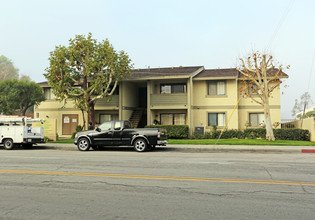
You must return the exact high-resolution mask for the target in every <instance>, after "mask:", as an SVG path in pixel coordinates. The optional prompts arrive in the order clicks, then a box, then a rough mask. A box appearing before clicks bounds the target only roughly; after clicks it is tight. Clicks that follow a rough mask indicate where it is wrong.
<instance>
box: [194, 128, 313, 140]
mask: <svg viewBox="0 0 315 220" xmlns="http://www.w3.org/2000/svg"><path fill="white" fill-rule="evenodd" d="M273 131H274V135H275V138H276V140H295V141H309V140H310V133H309V131H308V130H303V129H283V128H281V129H274V130H273ZM220 133H221V131H212V132H206V133H205V134H204V135H199V134H194V138H196V139H202V138H205V139H217V138H219V136H220ZM221 138H222V139H230V138H238V139H245V138H250V139H256V138H262V139H265V138H266V129H264V128H254V129H245V130H243V131H241V130H234V129H232V130H225V131H224V132H223V133H222V136H221Z"/></svg>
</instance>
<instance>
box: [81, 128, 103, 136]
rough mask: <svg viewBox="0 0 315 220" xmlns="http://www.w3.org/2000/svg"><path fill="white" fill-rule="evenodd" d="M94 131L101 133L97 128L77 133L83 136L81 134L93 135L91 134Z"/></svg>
mask: <svg viewBox="0 0 315 220" xmlns="http://www.w3.org/2000/svg"><path fill="white" fill-rule="evenodd" d="M94 133H99V132H98V131H96V130H95V129H94V130H88V131H79V132H78V133H77V135H78V137H79V136H81V135H91V134H94Z"/></svg>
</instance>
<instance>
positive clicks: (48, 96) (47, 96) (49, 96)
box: [44, 88, 56, 100]
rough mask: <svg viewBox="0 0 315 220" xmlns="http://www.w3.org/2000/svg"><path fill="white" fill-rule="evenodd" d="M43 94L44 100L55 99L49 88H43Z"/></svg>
mask: <svg viewBox="0 0 315 220" xmlns="http://www.w3.org/2000/svg"><path fill="white" fill-rule="evenodd" d="M44 96H45V99H46V100H50V99H55V98H56V97H55V95H54V94H53V93H52V91H51V88H44Z"/></svg>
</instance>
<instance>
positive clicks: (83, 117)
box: [81, 109, 87, 130]
mask: <svg viewBox="0 0 315 220" xmlns="http://www.w3.org/2000/svg"><path fill="white" fill-rule="evenodd" d="M81 112H82V119H83V126H82V129H83V130H87V128H86V127H85V124H86V123H85V116H84V110H83V109H81Z"/></svg>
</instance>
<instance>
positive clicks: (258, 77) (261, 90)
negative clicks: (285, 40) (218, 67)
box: [237, 52, 289, 140]
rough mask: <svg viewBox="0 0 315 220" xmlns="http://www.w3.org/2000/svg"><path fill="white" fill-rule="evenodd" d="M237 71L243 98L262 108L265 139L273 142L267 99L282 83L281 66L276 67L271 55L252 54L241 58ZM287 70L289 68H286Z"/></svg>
mask: <svg viewBox="0 0 315 220" xmlns="http://www.w3.org/2000/svg"><path fill="white" fill-rule="evenodd" d="M240 60H241V64H240V67H237V70H238V71H239V72H240V74H241V75H242V83H241V86H240V92H241V93H242V95H243V97H245V98H247V97H249V98H251V99H252V100H253V101H254V102H256V103H258V104H260V105H261V106H262V107H263V108H264V116H265V126H266V139H267V140H275V137H274V134H273V129H272V124H271V115H270V106H269V98H270V97H271V96H272V92H273V91H274V90H275V89H276V88H278V87H279V86H280V84H281V83H282V80H281V78H283V76H284V73H283V72H282V68H283V67H282V65H278V67H276V66H275V65H274V63H275V61H274V60H273V57H272V56H271V55H267V54H260V53H259V52H254V53H253V54H252V55H250V56H249V57H248V58H246V59H243V58H241V59H240ZM287 68H289V66H287Z"/></svg>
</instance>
